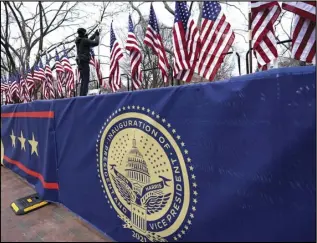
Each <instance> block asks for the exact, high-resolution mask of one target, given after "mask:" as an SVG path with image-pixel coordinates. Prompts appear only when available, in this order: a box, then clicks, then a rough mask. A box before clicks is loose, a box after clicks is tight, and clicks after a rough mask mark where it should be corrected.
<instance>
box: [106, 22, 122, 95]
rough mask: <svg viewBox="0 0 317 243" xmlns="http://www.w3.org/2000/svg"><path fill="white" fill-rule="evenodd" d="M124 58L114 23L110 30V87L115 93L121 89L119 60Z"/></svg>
mask: <svg viewBox="0 0 317 243" xmlns="http://www.w3.org/2000/svg"><path fill="white" fill-rule="evenodd" d="M122 57H123V52H122V49H121V47H120V46H119V43H118V41H117V38H116V36H115V34H114V32H113V28H112V23H111V28H110V75H109V85H110V87H111V89H112V91H113V92H115V91H117V90H119V89H120V88H121V77H120V66H119V60H120V59H121V58H122Z"/></svg>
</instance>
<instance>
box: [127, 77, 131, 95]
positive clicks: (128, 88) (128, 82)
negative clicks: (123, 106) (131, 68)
mask: <svg viewBox="0 0 317 243" xmlns="http://www.w3.org/2000/svg"><path fill="white" fill-rule="evenodd" d="M127 82H128V91H130V80H129V75H128V74H127Z"/></svg>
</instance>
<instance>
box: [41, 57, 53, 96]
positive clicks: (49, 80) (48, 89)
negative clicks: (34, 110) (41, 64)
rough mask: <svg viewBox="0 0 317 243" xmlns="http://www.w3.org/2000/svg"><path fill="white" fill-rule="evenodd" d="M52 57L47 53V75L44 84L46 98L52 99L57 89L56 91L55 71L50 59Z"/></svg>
mask: <svg viewBox="0 0 317 243" xmlns="http://www.w3.org/2000/svg"><path fill="white" fill-rule="evenodd" d="M50 59H51V58H48V56H47V55H46V64H45V75H46V80H45V83H44V84H43V94H44V98H45V99H51V98H53V99H54V98H55V91H54V86H53V73H52V69H51V67H50V61H49V60H50Z"/></svg>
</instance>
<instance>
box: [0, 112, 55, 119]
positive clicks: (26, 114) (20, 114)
mask: <svg viewBox="0 0 317 243" xmlns="http://www.w3.org/2000/svg"><path fill="white" fill-rule="evenodd" d="M1 117H20V118H54V111H26V112H8V113H1Z"/></svg>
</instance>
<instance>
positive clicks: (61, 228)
mask: <svg viewBox="0 0 317 243" xmlns="http://www.w3.org/2000/svg"><path fill="white" fill-rule="evenodd" d="M32 193H34V189H33V188H32V187H30V186H29V185H28V184H27V183H26V182H24V181H23V180H22V179H21V178H20V177H19V176H17V175H16V174H14V173H13V172H11V171H10V170H8V169H6V168H4V167H3V166H1V242H3V241H7V242H14V241H15V242H18V241H20V242H37V241H46V242H52V241H53V242H56V241H64V242H65V241H66V242H67V241H68V242H69V241H70V242H76V241H79V242H85V241H86V242H94V241H95V242H96V241H98V242H110V240H108V239H106V238H105V237H104V236H103V235H101V234H100V233H99V232H97V231H95V230H94V229H92V228H91V227H90V226H89V225H87V224H86V223H84V222H82V221H81V220H80V219H78V218H77V217H75V216H74V214H73V213H71V212H69V211H68V210H67V209H65V208H64V207H62V206H57V205H54V204H51V205H48V206H45V207H43V208H41V209H39V210H36V211H33V212H30V213H29V214H26V215H23V216H16V215H15V214H14V213H13V211H12V209H11V208H10V204H11V203H12V202H13V201H15V200H16V199H18V198H21V197H24V196H27V195H30V194H32Z"/></svg>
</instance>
